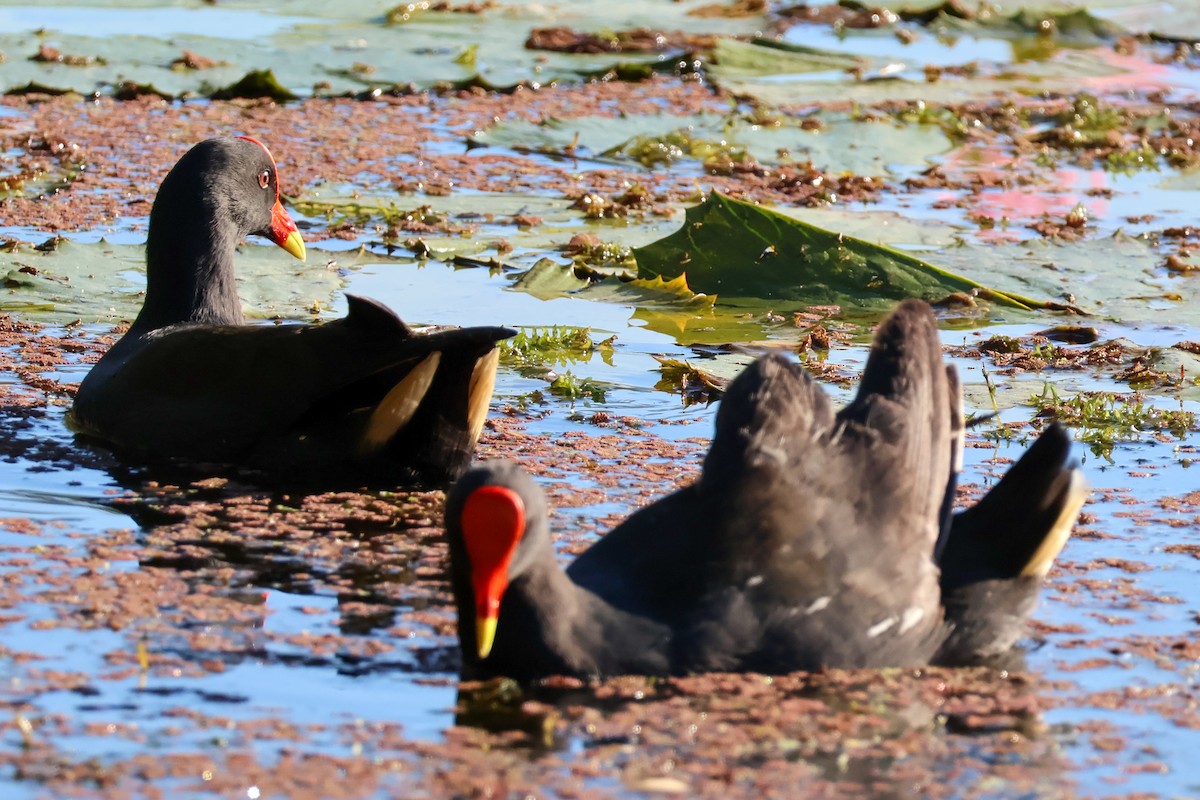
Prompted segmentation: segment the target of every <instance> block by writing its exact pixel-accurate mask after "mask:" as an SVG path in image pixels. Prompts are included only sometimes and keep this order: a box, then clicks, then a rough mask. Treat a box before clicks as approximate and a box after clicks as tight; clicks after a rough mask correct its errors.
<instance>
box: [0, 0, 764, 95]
mask: <svg viewBox="0 0 1200 800" xmlns="http://www.w3.org/2000/svg"><path fill="white" fill-rule="evenodd" d="M43 5H46V4H43ZM49 5H50V6H51V7H54V6H58V5H59V4H58V3H51V4H49ZM61 5H63V6H69V7H71V8H63V9H59V8H54V9H53V10H54V12H55V13H51V14H44V15H42V16H39V15H38V14H36V13H32V14H21V13H13V14H12V15H11V16H8V17H5V21H6V22H8V23H9V26H8V28H7V30H8V32H7V33H3V34H0V52H3V53H4V54H5V56H6V57H7V63H6V64H5V65H4V69H3V71H0V89H2V90H5V91H7V90H10V89H13V88H16V87H22V86H26V85H27V84H34V85H40V86H45V87H49V88H51V89H54V90H58V91H66V90H71V91H76V92H80V93H83V94H90V93H91V92H94V91H113V90H115V88H116V87H118V86H120V85H122V84H125V83H131V84H134V85H138V86H153V87H155V89H156V91H159V92H162V93H164V94H168V95H171V96H176V97H182V96H195V95H200V96H210V95H211V94H212V93H213V92H215V91H217V90H219V89H221V88H223V87H228V86H230V85H231V84H234V83H235V82H236V81H239V80H240V79H241V78H242V77H243V76H245V75H246V74H247V73H252V72H255V71H259V70H265V69H270V70H272V71H273V72H274V74H275V75H276V76H277V77H278V81H279V84H280V85H281V87H282V88H283V89H284V90H285V91H287V92H291V93H293V94H297V95H308V94H311V93H313V92H314V91H317V92H322V93H333V94H342V93H358V92H363V91H370V90H372V89H375V88H380V87H382V88H390V87H392V86H407V85H409V84H415V85H417V86H422V87H434V86H438V85H447V86H468V85H478V86H486V87H511V86H514V85H517V84H520V83H528V84H534V83H550V82H552V81H555V80H576V81H577V80H580V79H581V76H583V75H589V74H596V73H599V72H604V71H606V70H610V69H615V68H616V67H617V65H620V64H624V65H634V64H639V63H645V64H654V63H656V62H658V61H659V60H660V58H661V56H660V54H658V53H653V52H651V53H646V54H639V53H599V54H570V53H556V52H538V51H533V50H529V49H527V48H526V47H525V41H526V40H527V39H528V38H529V35H530V32H531V31H532V30H533V29H534V28H537V27H544V26H546V25H547V24H555V25H569V26H571V27H573V28H577V29H580V30H584V31H588V30H604V29H612V28H616V29H631V28H638V27H647V28H655V29H665V30H673V31H674V30H677V31H684V32H687V33H693V34H721V33H723V34H734V35H736V34H743V35H748V34H751V33H753V32H754V31H755V30H761V29H763V28H764V27H765V24H766V22H767V19H766V16H765V15H764V14H757V15H753V16H750V17H746V18H738V19H712V18H705V17H697V16H691V15H689V13H688V12H689V11H691V10H693V9H694V8H698V7H699V6H700V5H703V3H697V2H695V0H689V2H684V3H671V4H668V5H660V4H653V5H651V4H646V3H638V2H625V1H624V0H623V1H622V2H616V3H603V2H598V1H596V0H586V1H584V2H577V3H570V4H567V3H560V4H553V3H548V4H532V3H496V4H494V5H488V6H486V7H483V8H481V9H480V11H479V13H472V14H457V13H451V12H448V11H423V12H421V13H418V14H414V15H413V16H412V17H411V18H410V20H409V21H408V22H406V23H405V24H400V25H387V24H385V12H386V11H387V10H388V4H387V3H383V4H381V3H378V2H369V1H368V0H354V1H352V2H345V3H338V4H336V5H334V6H331V5H330V4H328V3H318V2H310V1H309V0H301V1H300V2H294V3H287V4H285V5H280V4H278V3H266V2H247V3H238V4H237V5H236V7H229V8H226V7H224V6H222V7H218V8H214V7H212V6H211V5H204V6H201V7H198V8H178V7H176V4H175V3H167V2H162V3H152V2H137V3H130V4H129V5H131V6H133V5H136V6H138V8H132V7H124V8H123V7H113V6H112V4H98V3H88V2H82V1H81V2H75V1H74V0H67V2H64V3H62V4H61ZM392 5H395V4H392ZM418 5H419V4H418ZM155 6H158V7H155ZM280 11H283V12H285V13H284V14H280V13H279V12H280ZM129 30H138V31H141V32H143V34H145V35H137V36H134V35H129V34H127V33H124V31H129ZM246 31H257V32H258V33H256V34H255V35H252V36H247V35H246V33H245V32H246ZM43 44H46V45H50V46H53V47H54V48H55V49H57V50H58V51H60V52H61V53H63V54H67V55H70V56H78V57H80V59H87V60H89V61H88V65H87V66H71V65H69V64H67V63H61V62H60V63H38V62H33V61H29V60H28V57H29V56H31V55H33V54H34V53H36V52H37V51H38V48H39V47H40V46H41V45H43ZM185 50H186V51H188V52H190V53H194V54H198V55H199V56H201V57H203V58H204V59H205V60H206V63H211V64H212V65H213V66H211V67H210V68H207V69H191V70H180V69H172V66H171V65H172V63H173V62H175V61H177V60H178V59H179V58H180V56H181V54H182V53H183V52H184V51H185ZM78 63H83V61H82V60H80V61H79V62H78Z"/></svg>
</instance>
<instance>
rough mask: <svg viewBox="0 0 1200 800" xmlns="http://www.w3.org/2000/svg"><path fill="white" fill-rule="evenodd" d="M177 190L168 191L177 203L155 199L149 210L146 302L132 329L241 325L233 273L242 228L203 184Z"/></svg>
mask: <svg viewBox="0 0 1200 800" xmlns="http://www.w3.org/2000/svg"><path fill="white" fill-rule="evenodd" d="M172 177H174V176H168V180H170V179H171V178H172ZM165 188H166V183H165V182H164V189H165ZM175 188H176V191H174V192H171V193H170V196H171V197H172V198H173V199H174V200H175V202H172V203H170V204H164V203H162V202H158V201H156V202H155V204H154V208H153V210H152V211H151V212H150V233H149V236H148V239H147V242H146V301H145V303H144V304H143V305H142V311H141V313H140V314H138V318H137V321H136V322H134V325H133V327H134V329H137V330H142V331H147V330H154V329H156V328H162V327H164V326H167V325H174V324H177V323H181V322H199V323H206V324H213V325H240V324H242V323H243V322H244V321H245V320H244V318H243V317H242V303H241V299H240V298H239V297H238V293H237V283H236V280H235V278H234V272H233V257H234V252H235V248H236V247H237V244H238V242H239V241H240V240H241V238H242V237H241V235H240V232H239V231H238V230H237V229H236V225H235V223H234V222H233V221H232V219H231V218H230V215H229V214H228V213H224V209H223V208H222V207H221V200H220V199H219V198H215V197H212V196H211V194H210V193H209V192H208V191H206V189H207V187H192V186H189V187H186V188H184V187H175ZM180 188H184V191H182V192H181V191H178V189H180ZM159 194H160V197H161V196H162V195H163V194H164V192H163V191H162V190H160V193H159Z"/></svg>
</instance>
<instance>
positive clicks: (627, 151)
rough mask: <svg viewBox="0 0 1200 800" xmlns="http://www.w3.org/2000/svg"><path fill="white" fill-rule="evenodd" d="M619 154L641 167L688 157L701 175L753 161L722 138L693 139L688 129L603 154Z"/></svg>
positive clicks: (629, 143)
mask: <svg viewBox="0 0 1200 800" xmlns="http://www.w3.org/2000/svg"><path fill="white" fill-rule="evenodd" d="M618 153H623V154H624V155H627V156H629V157H630V158H632V159H633V160H635V161H637V162H638V163H639V164H641V165H642V166H643V167H656V166H669V165H671V164H673V163H675V162H676V161H679V160H680V159H683V158H692V159H696V160H698V161H700V163H701V164H703V165H704V170H705V172H708V173H710V174H714V175H728V174H730V173H731V172H733V170H734V169H736V168H737V167H739V166H750V165H753V164H754V163H755V161H754V158H753V157H752V156H751V155H750V153H749V151H747V150H746V148H745V147H744V146H742V145H739V144H734V143H732V142H730V141H727V140H725V139H720V140H712V139H704V138H701V137H698V136H695V135H694V133H693V131H692V130H691V129H689V128H677V129H675V130H673V131H668V132H667V133H664V134H662V135H656V136H635V137H634V138H632V139H630V140H629V141H627V142H625V143H624V144H622V145H620V146H619V147H616V148H613V149H612V150H609V151H608V152H606V153H605V155H617V154H618Z"/></svg>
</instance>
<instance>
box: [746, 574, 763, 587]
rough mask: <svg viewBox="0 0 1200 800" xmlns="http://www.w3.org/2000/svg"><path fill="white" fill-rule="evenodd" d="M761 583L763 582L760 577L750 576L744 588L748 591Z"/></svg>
mask: <svg viewBox="0 0 1200 800" xmlns="http://www.w3.org/2000/svg"><path fill="white" fill-rule="evenodd" d="M762 582H763V576H762V575H754V576H751V577H750V579H749V580H747V581H746V588H747V589H749V588H751V587H754V586H758V585H759V584H760V583H762Z"/></svg>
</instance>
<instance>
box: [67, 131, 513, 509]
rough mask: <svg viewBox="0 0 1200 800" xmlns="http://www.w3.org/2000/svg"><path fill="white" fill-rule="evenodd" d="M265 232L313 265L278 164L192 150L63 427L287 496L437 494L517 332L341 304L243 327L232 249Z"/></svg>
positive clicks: (162, 197) (253, 145) (159, 201)
mask: <svg viewBox="0 0 1200 800" xmlns="http://www.w3.org/2000/svg"><path fill="white" fill-rule="evenodd" d="M250 234H261V235H263V236H265V237H267V238H268V239H270V240H271V241H273V242H275V243H276V244H277V245H279V246H280V247H282V248H283V249H285V250H287V251H288V252H289V253H291V254H292V255H294V256H296V257H298V258H301V259H302V258H303V257H304V254H305V253H304V243H303V241H302V240H301V238H300V234H299V233H298V232H297V230H296V225H295V223H294V222H293V221H292V219H291V217H290V216H288V213H287V212H286V211H285V210H284V208H283V206H282V205H281V204H280V201H279V174H278V170H277V168H276V165H275V161H274V159H273V158H272V157H271V154H270V152H269V151H268V150H267V148H266V147H265V146H263V145H262V144H261V143H260V142H258V141H256V140H254V139H249V138H245V137H242V138H221V139H210V140H208V141H205V142H201V143H200V144H198V145H196V146H195V147H193V148H192V149H191V150H190V151H188V153H187V154H185V155H184V156H183V157H182V158H181V159H180V160H179V163H177V164H176V165H175V167H174V168H173V169H172V170H171V171H170V172H169V173H168V174H167V176H166V178H164V179H163V182H162V185H161V187H160V188H159V192H158V195H157V197H156V198H155V201H154V207H153V209H152V211H151V214H150V231H149V237H148V241H147V247H146V298H145V301H144V303H143V306H142V309H141V312H140V313H139V314H138V317H137V319H136V320H135V321H134V323H133V325H132V326H131V327H130V329H129V331H128V332H127V333H126V334H125V335H124V336H123V337H122V338H121V340H120V341H118V342H117V343H116V344H115V345H114V346H113V347H112V348H111V349H110V350H109V351H108V352H107V353H105V355H104V357H103V358H101V359H100V361H99V362H98V363H97V364H96V365H95V366H94V367H93V368H92V370H91V371H90V372H89V373H88V375H87V376H86V377H85V378H84V380H83V382H82V383H81V384H80V387H79V391H78V394H77V395H76V399H75V403H74V406H73V407H72V409H71V412H70V415H69V418H68V419H69V422H70V424H71V425H72V427H74V428H75V429H76V430H77V431H78V432H79V433H80V434H82V435H84V436H85V437H91V438H95V439H99V440H102V441H104V442H107V443H108V444H110V445H113V446H115V447H116V448H117V449H118V450H121V451H123V452H127V453H130V454H133V455H134V456H135V457H137V458H139V459H145V458H151V459H156V458H181V459H185V460H192V461H197V460H199V461H206V462H223V463H229V464H237V465H241V466H246V467H250V468H252V469H255V470H258V471H259V472H260V473H262V475H263V477H265V478H267V479H269V480H273V481H275V480H277V481H282V482H285V483H289V484H315V485H317V486H320V487H322V488H324V487H332V486H335V485H349V484H360V483H370V484H373V485H395V484H397V483H412V482H421V483H439V482H443V481H447V480H452V479H454V478H455V477H457V476H458V475H459V474H461V473H462V471H463V470H464V469H465V468H466V466H467V465H468V463H469V461H470V457H471V453H472V452H473V450H474V446H475V443H476V441H477V440H478V438H479V435H480V433H481V431H482V428H483V423H484V419H485V417H486V413H487V407H488V402H489V400H490V398H491V392H492V387H493V385H494V381H495V372H496V363H497V359H498V353H497V351H496V348H495V343H496V342H497V341H498V340H501V339H504V338H507V337H509V336H512V335H513V334H514V333H515V331H512V330H510V329H507V328H492V327H477V328H463V329H451V330H443V331H439V332H436V333H432V334H417V333H414V332H413V331H411V330H410V329H409V328H408V326H407V325H405V324H404V323H403V322H402V321H401V320H400V318H399V317H397V316H396V315H395V314H394V313H393V312H392V311H391V310H390V309H388V308H386V307H385V306H383V305H381V304H379V303H377V302H375V301H373V300H369V299H366V298H361V297H356V296H353V295H347V299H348V303H349V313H348V314H347V316H346V317H344V318H342V319H339V320H335V321H333V322H329V323H325V324H320V325H246V324H244V320H243V317H242V310H241V300H240V298H239V297H238V293H237V285H236V279H235V275H234V256H235V252H236V247H237V245H238V244H239V243H240V242H241V241H242V240H243V239H244V238H245V237H246V236H247V235H250Z"/></svg>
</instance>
